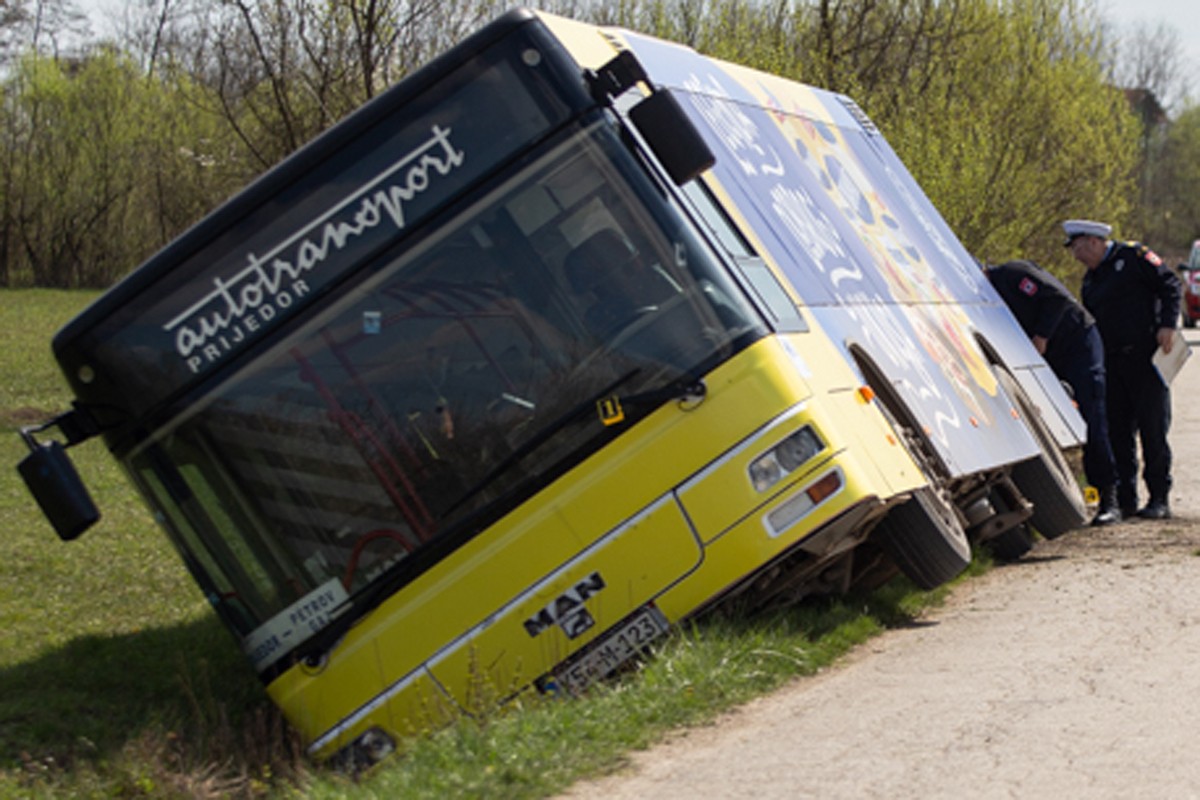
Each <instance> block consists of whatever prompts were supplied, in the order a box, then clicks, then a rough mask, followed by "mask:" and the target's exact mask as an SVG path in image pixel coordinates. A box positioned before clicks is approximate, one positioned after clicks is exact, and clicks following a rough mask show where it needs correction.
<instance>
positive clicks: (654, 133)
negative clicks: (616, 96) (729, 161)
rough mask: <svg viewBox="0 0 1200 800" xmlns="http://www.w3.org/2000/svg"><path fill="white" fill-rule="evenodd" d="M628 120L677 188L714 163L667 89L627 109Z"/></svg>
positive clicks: (692, 126) (709, 152)
mask: <svg viewBox="0 0 1200 800" xmlns="http://www.w3.org/2000/svg"><path fill="white" fill-rule="evenodd" d="M629 119H630V120H631V121H632V122H633V124H634V126H635V127H636V128H637V130H638V133H640V134H641V135H642V138H643V139H645V140H646V144H647V145H649V146H650V150H651V151H652V152H653V153H654V155H655V157H656V158H657V159H658V160H659V163H661V164H662V165H663V168H664V169H666V171H667V175H669V176H670V177H671V180H673V181H674V182H675V185H676V186H682V185H683V184H685V183H687V182H688V181H690V180H692V179H693V178H695V177H696V176H698V175H699V174H700V173H701V172H704V170H706V169H708V168H709V167H711V166H712V165H713V164H715V163H716V161H717V159H716V157H715V156H714V155H713V153H712V150H710V149H709V147H708V144H707V143H705V141H704V139H703V138H702V137H701V136H700V132H699V131H698V130H696V126H695V125H693V124H692V121H691V119H689V118H688V115H687V114H686V113H684V110H683V107H682V106H680V105H679V101H678V100H677V99H675V95H673V94H671V92H670V90H669V89H659V90H657V91H656V92H654V94H652V95H650V96H649V97H647V98H646V99H645V100H642V101H641V102H640V103H638V104H637V105H636V106H634V107H633V108H631V109H629Z"/></svg>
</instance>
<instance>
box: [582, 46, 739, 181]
mask: <svg viewBox="0 0 1200 800" xmlns="http://www.w3.org/2000/svg"><path fill="white" fill-rule="evenodd" d="M583 77H584V79H585V81H586V82H587V85H588V90H589V91H590V92H591V95H592V97H593V98H594V99H595V100H596V102H598V103H604V104H605V105H611V104H612V101H613V100H614V99H616V98H617V97H619V96H620V95H622V94H624V93H625V91H626V90H628V89H630V88H631V87H633V86H635V85H637V84H638V83H644V84H645V85H646V88H648V89H649V90H650V94H649V96H647V97H646V98H645V99H644V100H642V101H640V102H639V103H638V104H637V105H635V106H634V107H633V108H631V109H629V120H630V122H632V123H633V126H634V127H635V128H637V131H638V133H639V134H641V136H642V139H644V140H645V142H646V144H647V145H648V146H649V147H650V152H652V153H654V157H655V158H657V159H658V161H659V163H660V164H662V165H663V168H664V169H665V170H666V171H667V175H668V176H670V178H671V180H673V181H674V182H675V185H676V186H682V185H683V184H685V183H687V182H688V181H690V180H692V179H693V178H695V177H696V176H697V175H699V174H700V173H701V172H704V170H706V169H708V168H709V167H711V166H712V165H713V164H715V163H716V161H717V159H716V157H715V156H714V155H713V153H712V150H709V149H708V145H707V144H706V143H705V141H704V139H703V138H702V137H701V136H700V131H698V130H696V126H695V125H693V124H692V120H691V119H690V118H689V117H688V115H687V114H686V113H685V112H684V110H683V106H681V105H679V101H678V100H676V99H675V95H673V94H671V91H670V90H669V89H656V88H655V87H654V85H653V84H652V83H651V82H650V78H649V76H648V75H647V74H646V70H645V68H644V67H643V66H642V64H641V62H640V61H638V58H637V56H635V55H634V54H633V52H632V51H630V50H622V51H621V52H620V53H618V54H617V55H616V56H615V57H614V58H613V59H612V60H611V61H609V62H608V63H607V64H605V65H604V66H602V67H600V68H599V69H598V70H595V71H592V70H585V71H584V75H583Z"/></svg>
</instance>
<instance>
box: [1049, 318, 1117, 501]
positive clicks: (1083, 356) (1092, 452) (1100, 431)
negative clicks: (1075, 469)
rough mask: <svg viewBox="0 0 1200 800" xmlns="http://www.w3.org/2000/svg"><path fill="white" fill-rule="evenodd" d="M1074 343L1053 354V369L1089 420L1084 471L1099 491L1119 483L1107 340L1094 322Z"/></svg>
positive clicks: (1080, 410) (1083, 415)
mask: <svg viewBox="0 0 1200 800" xmlns="http://www.w3.org/2000/svg"><path fill="white" fill-rule="evenodd" d="M1071 341H1072V343H1073V346H1072V347H1071V349H1070V350H1068V351H1066V352H1063V353H1058V352H1056V353H1054V354H1053V356H1052V360H1050V361H1049V363H1050V368H1051V369H1053V370H1054V374H1055V375H1057V376H1058V377H1059V379H1061V380H1063V381H1066V383H1067V385H1068V386H1070V387H1071V393H1072V395H1074V399H1075V405H1076V406H1078V407H1079V414H1080V416H1082V417H1083V421H1084V422H1086V423H1087V439H1086V441H1085V442H1084V445H1083V471H1084V474H1085V475H1086V476H1087V481H1088V483H1090V484H1091V485H1092V486H1095V487H1096V488H1097V489H1099V490H1100V491H1104V490H1105V489H1107V488H1109V487H1113V486H1116V484H1117V470H1116V465H1115V459H1114V456H1113V449H1112V443H1111V436H1110V430H1109V423H1108V415H1107V414H1106V413H1105V403H1106V402H1107V389H1106V383H1107V384H1111V380H1107V381H1106V376H1105V369H1104V343H1103V342H1102V341H1101V339H1100V331H1099V330H1097V328H1096V326H1095V325H1091V326H1089V327H1088V328H1087V330H1086V332H1085V333H1084V334H1083V335H1082V336H1079V337H1077V338H1072V339H1071Z"/></svg>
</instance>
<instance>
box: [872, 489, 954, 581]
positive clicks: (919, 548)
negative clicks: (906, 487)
mask: <svg viewBox="0 0 1200 800" xmlns="http://www.w3.org/2000/svg"><path fill="white" fill-rule="evenodd" d="M875 534H876V537H877V541H878V542H879V545H880V547H882V548H883V550H884V552H886V553H887V554H888V555H889V556H890V557H891V559H892V561H893V562H894V563H895V564H896V566H897V567H899V568H900V571H901V572H903V573H904V574H905V575H906V576H907V577H908V579H909V580H911V581H912V582H913V583H915V584H916V585H917V586H919V587H920V588H922V589H936V588H937V587H938V586H941V585H942V584H943V583H945V582H946V581H948V580H950V579H951V578H954V577H955V576H957V575H958V574H959V573H960V572H962V571H963V570H964V569H966V568H967V565H968V564H970V563H971V544H970V542H969V541H968V540H967V533H966V531H965V530H963V527H962V523H961V522H960V521H959V518H958V514H957V512H956V511H955V509H954V506H953V504H951V503H950V502H949V501H948V500H947V499H946V498H945V497H943V496H942V494H941V493H940V492H938V491H937V489H935V488H933V487H924V488H921V489H917V490H916V491H914V492H913V494H912V498H911V499H909V500H908V501H907V502H906V503H903V504H902V505H899V506H896V507H895V508H893V509H892V510H891V511H890V512H889V513H888V515H887V516H886V517H885V518H884V520H883V522H881V523H879V527H878V528H876V530H875Z"/></svg>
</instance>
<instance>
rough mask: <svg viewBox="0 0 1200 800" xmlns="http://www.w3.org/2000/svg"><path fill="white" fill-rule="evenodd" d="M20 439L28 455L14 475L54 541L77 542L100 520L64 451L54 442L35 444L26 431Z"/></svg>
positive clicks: (94, 506)
mask: <svg viewBox="0 0 1200 800" xmlns="http://www.w3.org/2000/svg"><path fill="white" fill-rule="evenodd" d="M22 435H23V436H24V437H25V441H26V442H27V443H28V444H29V446H30V450H31V452H30V453H29V455H27V456H25V458H23V459H21V463H19V464H18V465H17V471H18V472H19V473H21V477H22V478H23V479H24V481H25V485H26V486H28V487H29V491H30V493H31V494H32V495H33V498H34V499H35V500H37V504H38V506H40V507H41V509H42V513H43V514H45V515H46V519H48V520H50V524H51V525H53V526H54V530H55V532H56V533H58V537H59V538H60V539H62V540H63V541H64V542H69V541H71V540H72V539H75V538H78V536H79V535H80V534H81V533H83V532H84V531H86V530H87V529H88V528H90V527H92V525H94V524H95V523H96V521H97V520H99V519H100V512H99V511H98V510H97V509H96V504H95V503H94V502H92V497H91V495H90V494H88V490H87V487H85V486H84V485H83V481H82V480H81V479H80V477H79V473H78V472H76V471H75V465H74V464H72V463H71V458H70V456H68V455H67V451H66V448H64V447H63V446H62V445H61V444H59V443H58V442H47V443H46V444H38V443H37V442H35V441H33V437H32V435H30V434H29V433H28V432H26V431H22Z"/></svg>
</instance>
